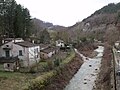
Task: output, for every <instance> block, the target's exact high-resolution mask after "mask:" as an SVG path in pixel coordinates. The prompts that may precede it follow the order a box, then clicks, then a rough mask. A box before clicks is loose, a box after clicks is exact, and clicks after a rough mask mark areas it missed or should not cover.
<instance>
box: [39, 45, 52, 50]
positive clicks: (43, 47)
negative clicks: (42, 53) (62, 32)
mask: <svg viewBox="0 0 120 90" xmlns="http://www.w3.org/2000/svg"><path fill="white" fill-rule="evenodd" d="M50 46H51V45H50V44H40V49H42V50H43V49H46V48H48V47H50Z"/></svg>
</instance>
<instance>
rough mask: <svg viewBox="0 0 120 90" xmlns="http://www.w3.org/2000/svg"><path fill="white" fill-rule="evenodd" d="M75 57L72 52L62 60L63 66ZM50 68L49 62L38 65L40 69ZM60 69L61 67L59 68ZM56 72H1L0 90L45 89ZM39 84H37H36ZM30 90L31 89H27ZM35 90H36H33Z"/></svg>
mask: <svg viewBox="0 0 120 90" xmlns="http://www.w3.org/2000/svg"><path fill="white" fill-rule="evenodd" d="M74 56H75V52H74V51H72V52H70V54H69V55H67V58H65V59H64V60H62V62H61V64H63V65H64V64H66V63H69V62H70V61H71V60H72V58H73V57H74ZM47 66H48V62H40V63H39V64H38V69H41V70H42V69H45V67H47ZM57 68H59V67H57ZM55 72H56V71H55V70H54V69H53V70H50V71H48V72H39V73H34V74H31V73H20V72H0V90H23V89H25V88H26V87H27V88H28V86H32V85H33V87H37V86H36V85H38V86H39V85H41V88H42V87H44V85H46V84H47V83H48V82H47V81H49V79H50V78H51V77H53V76H54V75H55V74H56V73H55ZM36 83H37V84H36ZM27 90H29V89H27ZM31 90H34V89H31Z"/></svg>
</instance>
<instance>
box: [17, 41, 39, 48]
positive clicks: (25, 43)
mask: <svg viewBox="0 0 120 90" xmlns="http://www.w3.org/2000/svg"><path fill="white" fill-rule="evenodd" d="M15 44H18V45H20V46H23V47H34V46H39V45H37V44H34V43H31V42H28V41H23V42H17V43H15Z"/></svg>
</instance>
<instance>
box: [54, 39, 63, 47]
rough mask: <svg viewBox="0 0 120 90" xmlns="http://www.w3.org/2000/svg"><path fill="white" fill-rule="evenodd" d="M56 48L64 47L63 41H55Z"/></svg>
mask: <svg viewBox="0 0 120 90" xmlns="http://www.w3.org/2000/svg"><path fill="white" fill-rule="evenodd" d="M56 46H58V47H65V44H64V41H63V40H60V39H59V40H57V41H56Z"/></svg>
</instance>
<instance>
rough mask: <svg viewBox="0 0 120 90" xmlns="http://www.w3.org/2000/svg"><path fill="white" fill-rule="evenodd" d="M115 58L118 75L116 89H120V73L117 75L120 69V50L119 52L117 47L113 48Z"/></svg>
mask: <svg viewBox="0 0 120 90" xmlns="http://www.w3.org/2000/svg"><path fill="white" fill-rule="evenodd" d="M113 53H114V60H115V76H116V89H117V90H120V75H117V72H118V70H120V52H119V53H118V52H117V50H116V49H115V48H113Z"/></svg>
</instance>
